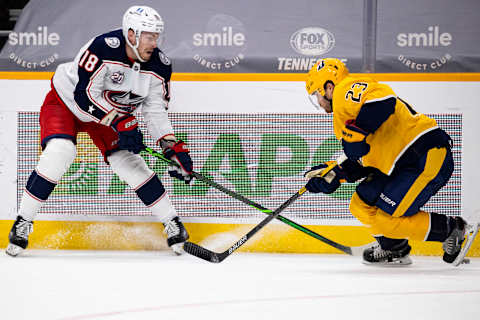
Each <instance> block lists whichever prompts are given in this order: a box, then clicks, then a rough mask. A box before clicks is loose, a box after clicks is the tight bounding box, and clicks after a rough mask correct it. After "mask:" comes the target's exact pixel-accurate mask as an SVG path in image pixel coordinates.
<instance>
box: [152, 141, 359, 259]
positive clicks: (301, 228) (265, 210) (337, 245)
mask: <svg viewBox="0 0 480 320" xmlns="http://www.w3.org/2000/svg"><path fill="white" fill-rule="evenodd" d="M145 151H147V152H148V153H149V154H150V155H152V156H154V157H156V158H158V159H160V160H162V161H164V162H166V163H168V164H169V165H174V166H175V165H177V164H176V163H175V162H173V161H171V160H169V159H167V158H165V157H164V156H163V154H161V153H159V152H156V151H155V150H153V149H151V148H145ZM192 175H193V176H194V177H195V178H196V179H198V180H200V181H202V182H204V183H206V184H208V185H209V186H211V187H214V188H215V189H217V190H220V191H222V192H223V193H225V194H228V195H229V196H231V197H232V198H234V199H237V200H239V201H241V202H243V203H245V204H247V205H249V206H251V207H253V208H255V209H257V210H259V211H261V212H263V213H265V214H272V213H273V211H272V210H270V209H268V208H266V207H264V206H262V205H260V204H258V203H256V202H254V201H252V200H250V199H248V198H246V197H244V196H243V195H241V194H239V193H236V192H234V191H232V190H230V189H228V188H225V187H224V186H222V185H220V184H218V183H216V182H215V181H213V180H211V179H209V178H207V177H206V176H204V175H202V174H201V173H198V172H195V171H193V172H192ZM276 219H278V220H280V221H282V222H283V223H285V224H287V225H289V226H291V227H292V228H295V229H297V230H299V231H301V232H303V233H305V234H307V235H309V236H311V237H313V238H315V239H317V240H320V241H322V242H323V243H325V244H328V245H329V246H331V247H334V248H336V249H338V250H340V251H342V252H344V253H346V254H349V255H354V254H355V253H356V252H355V251H354V250H352V247H348V246H344V245H342V244H340V243H337V242H335V241H333V240H330V239H328V238H326V237H324V236H322V235H320V234H318V233H316V232H315V231H313V230H310V229H308V228H306V227H304V226H302V225H300V224H298V223H296V222H295V221H292V220H290V219H288V218H286V217H284V216H282V215H278V216H277V217H276ZM363 247H364V246H362V248H363Z"/></svg>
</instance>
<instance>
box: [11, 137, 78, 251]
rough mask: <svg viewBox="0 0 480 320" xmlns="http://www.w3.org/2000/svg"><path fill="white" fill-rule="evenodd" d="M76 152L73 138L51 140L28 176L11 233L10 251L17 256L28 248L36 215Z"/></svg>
mask: <svg viewBox="0 0 480 320" xmlns="http://www.w3.org/2000/svg"><path fill="white" fill-rule="evenodd" d="M75 155H76V148H75V145H74V144H73V142H72V141H70V140H68V139H61V138H55V139H51V140H50V141H48V143H47V145H46V147H45V149H44V150H43V152H42V155H41V156H40V159H39V161H38V164H37V167H36V168H35V170H34V171H33V172H32V173H31V174H30V177H29V178H28V181H27V185H26V187H25V190H24V192H23V196H22V201H21V204H20V208H19V210H18V216H17V219H16V221H15V223H14V224H13V226H12V229H11V231H10V233H9V245H8V247H7V250H6V252H7V254H9V255H11V256H17V255H18V254H20V253H21V252H22V251H23V250H24V249H26V248H27V245H28V237H29V235H30V233H32V232H33V222H32V221H33V219H34V218H35V216H36V215H37V213H38V211H40V208H41V207H42V205H43V204H44V203H45V201H46V200H47V199H48V197H49V196H50V194H51V193H52V191H53V189H54V188H55V186H56V185H57V182H58V180H60V178H61V177H62V176H63V175H64V174H65V172H66V171H67V170H68V168H69V167H70V165H71V164H72V162H73V160H74V159H75Z"/></svg>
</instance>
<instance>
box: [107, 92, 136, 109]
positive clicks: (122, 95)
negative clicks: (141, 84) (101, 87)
mask: <svg viewBox="0 0 480 320" xmlns="http://www.w3.org/2000/svg"><path fill="white" fill-rule="evenodd" d="M103 96H104V97H105V99H106V100H107V101H108V102H109V103H110V104H111V105H112V106H113V107H114V108H115V109H116V110H118V111H120V112H122V113H131V112H133V111H135V109H137V108H138V106H139V105H140V104H141V103H142V102H143V100H144V99H145V97H142V96H139V95H136V94H135V93H132V92H130V91H129V92H124V91H110V90H106V91H104V92H103Z"/></svg>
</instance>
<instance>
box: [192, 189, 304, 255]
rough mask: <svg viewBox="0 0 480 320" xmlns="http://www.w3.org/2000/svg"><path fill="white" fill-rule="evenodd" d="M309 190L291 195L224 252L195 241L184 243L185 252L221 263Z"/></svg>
mask: <svg viewBox="0 0 480 320" xmlns="http://www.w3.org/2000/svg"><path fill="white" fill-rule="evenodd" d="M306 191H307V189H306V188H305V187H302V188H301V189H300V190H298V191H297V192H296V193H295V194H294V195H293V196H291V197H290V198H289V199H288V200H287V201H285V202H284V203H283V204H282V205H281V206H280V207H278V208H277V209H276V210H275V211H274V212H273V213H272V214H271V215H269V216H268V217H266V218H265V219H263V220H262V221H261V222H260V223H259V224H257V225H256V226H255V227H254V228H253V229H252V230H250V231H249V232H248V233H247V234H246V235H244V236H243V237H242V238H241V239H240V240H238V241H237V242H235V244H234V245H233V246H231V247H230V248H228V249H227V250H226V251H224V252H220V253H217V252H213V251H211V250H208V249H206V248H204V247H202V246H199V245H198V244H195V243H193V242H188V241H187V242H185V244H184V245H183V250H185V252H187V253H189V254H191V255H193V256H196V257H198V258H200V259H203V260H206V261H208V262H213V263H220V262H222V261H223V260H225V258H227V257H228V256H229V255H231V254H232V253H233V252H235V251H236V250H237V249H238V248H240V247H241V246H242V245H243V244H244V243H245V242H247V241H248V239H250V238H251V237H252V236H253V235H254V234H256V233H257V232H258V231H259V230H260V229H262V228H263V227H264V226H265V225H266V224H267V223H269V222H270V221H272V220H273V219H275V218H276V217H278V215H279V214H280V212H282V211H283V210H285V208H287V207H288V206H289V205H291V204H292V203H293V202H294V201H295V200H297V199H298V198H299V197H300V196H301V195H302V194H304V193H305V192H306Z"/></svg>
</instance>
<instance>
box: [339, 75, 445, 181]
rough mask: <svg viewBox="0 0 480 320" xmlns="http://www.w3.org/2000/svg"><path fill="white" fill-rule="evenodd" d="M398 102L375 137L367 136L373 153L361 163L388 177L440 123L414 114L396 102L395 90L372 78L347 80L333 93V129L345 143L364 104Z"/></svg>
mask: <svg viewBox="0 0 480 320" xmlns="http://www.w3.org/2000/svg"><path fill="white" fill-rule="evenodd" d="M389 98H395V99H396V104H395V110H394V113H393V114H391V115H390V116H389V117H388V118H387V120H386V121H385V122H383V123H382V124H381V125H380V127H379V128H378V129H377V130H376V131H375V132H373V133H371V134H369V135H367V138H366V142H367V143H368V144H369V145H370V151H369V152H368V153H367V154H366V155H364V156H363V157H362V159H361V161H362V164H363V165H364V166H365V167H375V168H377V169H379V170H380V171H382V172H383V173H385V174H387V175H389V174H390V173H391V172H392V170H393V168H394V166H395V163H396V162H397V160H398V159H399V158H400V157H401V156H402V154H403V153H404V152H405V151H406V150H407V148H408V147H409V146H410V145H411V144H412V143H413V142H415V141H416V140H417V139H418V138H419V137H421V136H422V135H423V134H425V133H427V132H429V131H431V130H433V129H436V128H437V122H436V121H435V120H434V119H431V118H429V117H427V116H425V115H424V114H421V113H417V112H415V111H414V110H413V109H412V108H411V107H410V106H409V105H408V104H406V103H405V102H403V101H402V100H400V99H399V98H397V96H396V94H395V93H394V92H393V90H392V88H390V86H388V85H386V84H382V83H378V82H377V81H375V80H373V79H371V78H369V77H364V76H361V77H351V76H348V77H346V78H345V79H343V80H342V81H341V82H340V83H338V84H337V86H335V90H334V92H333V99H332V101H333V128H334V132H335V136H336V138H337V139H339V140H341V139H342V132H345V130H344V129H345V123H346V122H347V121H348V120H355V119H356V118H357V116H358V114H359V112H360V110H361V108H362V106H363V105H364V104H368V103H374V102H381V101H383V100H387V99H389Z"/></svg>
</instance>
